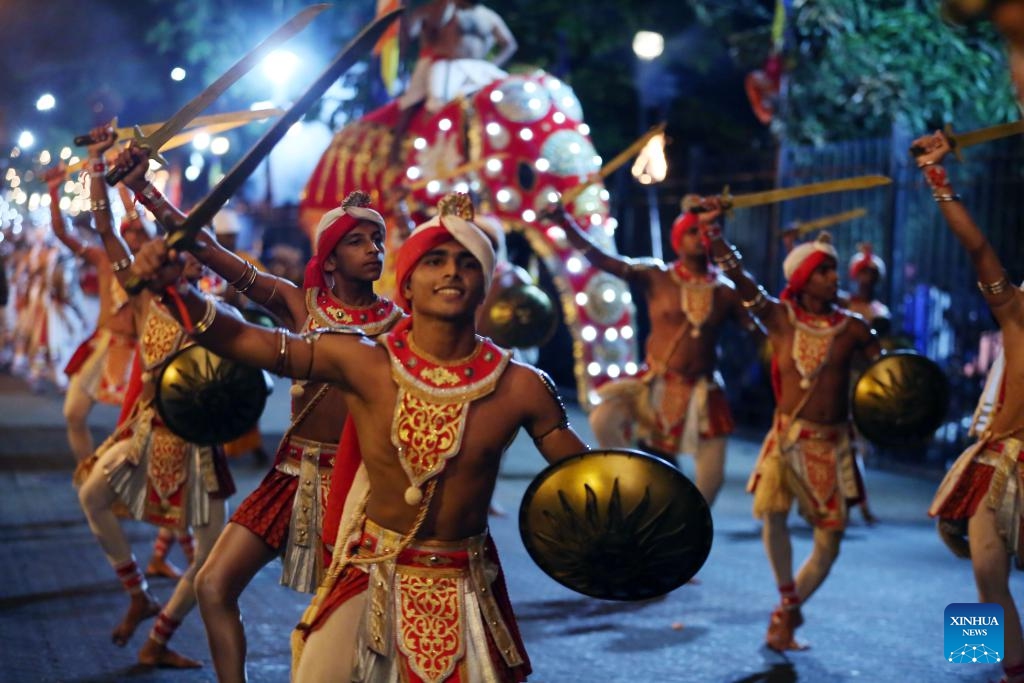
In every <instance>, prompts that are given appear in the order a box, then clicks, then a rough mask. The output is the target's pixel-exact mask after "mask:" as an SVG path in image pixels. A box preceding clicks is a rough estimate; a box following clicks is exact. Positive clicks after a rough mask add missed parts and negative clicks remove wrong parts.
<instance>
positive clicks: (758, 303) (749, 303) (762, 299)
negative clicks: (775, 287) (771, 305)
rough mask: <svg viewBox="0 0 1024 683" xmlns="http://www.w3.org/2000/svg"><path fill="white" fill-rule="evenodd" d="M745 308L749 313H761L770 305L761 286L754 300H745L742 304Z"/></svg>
mask: <svg viewBox="0 0 1024 683" xmlns="http://www.w3.org/2000/svg"><path fill="white" fill-rule="evenodd" d="M741 303H742V304H743V308H745V309H747V310H748V311H759V310H761V309H762V308H764V307H765V305H766V304H767V303H768V298H767V297H766V296H765V292H764V287H762V286H761V285H758V286H757V293H756V294H755V295H754V298H753V299H744V300H743V301H742V302H741Z"/></svg>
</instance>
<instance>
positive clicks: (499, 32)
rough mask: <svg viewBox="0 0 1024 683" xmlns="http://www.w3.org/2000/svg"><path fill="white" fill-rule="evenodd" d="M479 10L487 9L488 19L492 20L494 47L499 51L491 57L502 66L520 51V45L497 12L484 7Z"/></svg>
mask: <svg viewBox="0 0 1024 683" xmlns="http://www.w3.org/2000/svg"><path fill="white" fill-rule="evenodd" d="M478 9H487V12H488V17H489V19H490V20H491V37H492V38H493V39H494V47H495V48H496V49H497V52H495V54H494V56H493V57H491V61H492V62H494V63H495V64H496V65H498V66H502V65H504V64H505V62H507V61H508V60H510V59H511V58H512V55H514V54H515V53H516V50H518V49H519V43H517V42H516V37H515V36H514V35H512V31H510V30H509V28H508V25H507V24H506V23H505V20H504V19H502V18H501V17H500V16H499V15H498V13H497V12H495V11H493V10H491V9H489V8H483V7H480V8H478Z"/></svg>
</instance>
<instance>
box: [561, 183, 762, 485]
mask: <svg viewBox="0 0 1024 683" xmlns="http://www.w3.org/2000/svg"><path fill="white" fill-rule="evenodd" d="M684 201H686V200H684ZM549 215H550V216H551V217H552V218H553V219H554V220H555V221H556V222H557V223H558V224H559V225H561V226H562V227H563V228H564V229H565V232H566V236H567V237H568V238H569V242H570V243H571V244H572V245H573V246H574V247H576V248H577V249H579V250H580V251H581V252H583V255H584V256H586V257H587V259H588V260H589V261H590V262H591V263H592V264H593V265H594V266H595V267H597V268H600V269H601V270H603V271H605V272H608V273H611V274H612V275H615V276H616V277H619V278H621V279H623V280H626V281H627V282H629V283H630V284H634V285H637V286H638V287H640V288H641V289H642V290H643V292H644V298H645V301H646V303H647V311H648V317H649V318H650V321H651V331H650V334H649V335H648V337H647V344H646V359H647V360H646V365H647V368H646V370H645V371H644V372H643V374H642V375H640V376H639V377H637V378H624V379H619V380H613V381H611V382H608V383H607V384H604V385H602V386H601V388H600V389H598V394H599V396H600V397H601V402H600V403H599V404H598V405H597V406H596V407H595V408H594V409H593V410H592V411H591V413H590V427H591V429H593V431H594V435H595V436H596V437H597V440H598V442H599V443H600V444H601V447H602V448H627V447H630V446H632V445H633V440H634V439H635V440H636V441H637V442H638V444H639V446H640V447H641V448H643V449H644V450H648V451H651V452H653V453H655V454H657V455H660V456H662V457H664V458H667V459H668V460H670V461H671V462H674V463H675V462H676V456H677V454H678V453H687V454H691V455H693V458H694V465H695V469H696V484H697V489H698V490H699V491H700V492H701V495H703V496H704V499H705V500H707V502H708V505H711V504H712V503H714V501H715V498H716V497H717V496H718V492H719V490H720V489H721V487H722V482H723V481H724V478H725V447H726V440H727V437H728V435H729V434H730V433H732V430H733V419H732V414H731V412H730V410H729V403H728V401H727V399H726V396H725V391H724V390H723V389H724V386H723V382H722V376H721V374H719V372H718V370H717V365H718V358H717V344H718V338H719V336H720V335H721V332H722V329H723V327H724V325H725V322H726V321H727V320H733V321H735V322H737V323H739V324H740V325H742V326H743V327H744V328H747V329H751V330H752V329H754V328H755V323H754V322H753V320H752V319H751V317H750V316H749V315H748V314H747V312H746V310H745V309H744V308H743V306H742V305H741V303H740V297H739V294H737V293H736V289H735V287H733V286H732V283H731V282H729V281H728V280H727V279H726V278H725V276H724V275H722V274H721V273H720V272H719V271H718V269H717V268H715V267H714V266H713V265H712V264H710V263H709V261H708V251H707V245H706V244H705V243H704V242H703V241H702V238H701V234H700V229H699V225H698V221H697V214H695V213H692V212H690V211H685V210H684V212H683V213H682V214H680V215H679V217H678V218H676V220H675V222H674V223H673V225H672V234H671V242H672V248H673V249H674V250H675V252H676V254H677V256H678V258H677V260H675V261H673V262H672V263H669V264H667V265H666V264H665V263H663V262H662V261H660V260H658V259H631V258H626V257H622V256H617V255H613V254H609V253H607V252H605V251H603V250H602V249H601V248H600V247H598V246H597V245H595V244H594V243H593V242H592V241H591V240H590V239H589V237H587V235H586V234H585V233H584V232H583V230H582V229H581V228H580V227H579V225H578V224H577V223H576V221H575V220H574V219H573V217H572V215H571V214H569V212H568V211H566V210H565V209H563V208H561V207H559V208H558V209H557V210H555V211H554V212H552V213H549Z"/></svg>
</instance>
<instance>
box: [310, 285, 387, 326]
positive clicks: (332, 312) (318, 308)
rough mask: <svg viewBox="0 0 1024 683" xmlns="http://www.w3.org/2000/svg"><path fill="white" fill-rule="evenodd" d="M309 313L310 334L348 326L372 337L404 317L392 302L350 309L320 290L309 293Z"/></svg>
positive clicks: (380, 299) (378, 301)
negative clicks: (315, 330) (318, 330)
mask: <svg viewBox="0 0 1024 683" xmlns="http://www.w3.org/2000/svg"><path fill="white" fill-rule="evenodd" d="M306 310H307V311H309V319H308V320H307V321H306V330H307V331H310V330H314V329H320V328H336V327H340V326H348V327H357V328H359V330H361V331H362V332H363V333H364V334H366V335H368V336H370V337H375V336H377V335H379V334H381V333H383V332H386V331H387V330H389V329H390V328H391V326H392V325H394V323H395V321H396V320H398V319H399V318H400V317H402V311H401V309H400V308H398V306H396V305H395V302H393V301H391V300H390V299H385V298H378V299H377V301H375V302H374V303H373V304H371V305H369V306H349V305H347V304H344V303H342V302H341V301H340V300H338V298H337V297H335V296H334V295H333V294H332V293H331V292H330V291H328V290H326V289H320V288H319V287H310V288H309V289H307V290H306Z"/></svg>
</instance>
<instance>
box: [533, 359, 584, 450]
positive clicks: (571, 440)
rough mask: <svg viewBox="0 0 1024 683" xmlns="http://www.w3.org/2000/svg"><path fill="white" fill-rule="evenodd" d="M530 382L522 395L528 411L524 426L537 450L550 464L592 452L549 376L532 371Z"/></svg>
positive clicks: (541, 372) (542, 372)
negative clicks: (574, 425) (574, 424)
mask: <svg viewBox="0 0 1024 683" xmlns="http://www.w3.org/2000/svg"><path fill="white" fill-rule="evenodd" d="M529 370H531V372H530V374H529V376H528V377H529V381H528V382H524V383H523V384H524V385H526V386H524V387H523V392H522V394H521V396H522V399H523V401H524V405H526V406H527V407H528V408H527V415H526V421H525V424H524V425H523V426H524V427H525V428H526V431H527V433H528V434H529V435H530V437H531V438H532V439H533V443H534V445H536V446H537V450H538V451H540V454H541V455H543V456H544V459H545V460H547V461H548V462H550V463H556V462H558V461H560V460H564V459H565V458H568V457H569V456H571V455H576V454H577V453H582V452H583V451H588V450H590V447H589V446H588V445H587V444H586V443H584V442H583V439H581V438H580V437H579V435H578V434H577V433H576V431H575V430H574V429H573V428H572V426H571V425H570V424H569V418H568V416H567V415H566V413H565V406H564V405H563V404H562V399H561V397H559V395H558V391H557V390H556V389H555V384H554V382H552V381H551V378H550V377H548V375H547V373H545V372H544V371H542V370H537V369H536V368H529Z"/></svg>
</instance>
